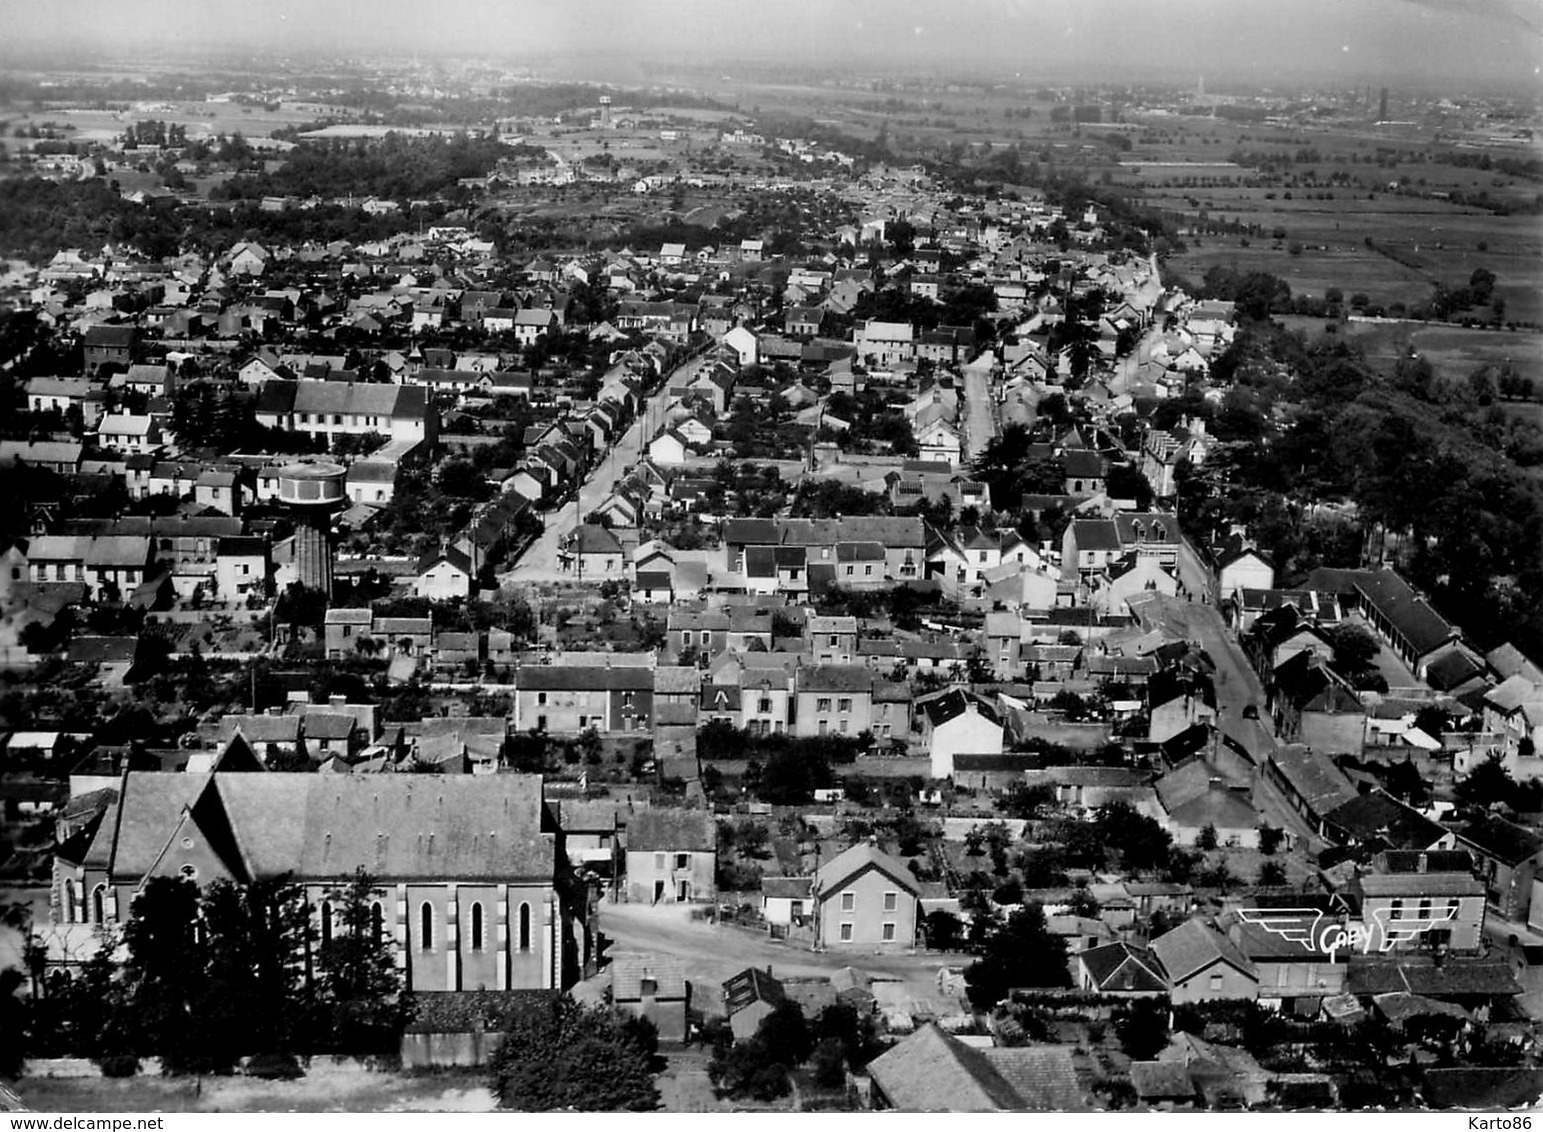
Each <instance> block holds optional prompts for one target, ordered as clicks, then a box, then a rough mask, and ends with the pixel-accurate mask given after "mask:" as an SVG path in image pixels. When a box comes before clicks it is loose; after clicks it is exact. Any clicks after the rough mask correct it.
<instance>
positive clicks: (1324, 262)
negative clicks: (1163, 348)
mask: <svg viewBox="0 0 1543 1132" xmlns="http://www.w3.org/2000/svg"><path fill="white" fill-rule="evenodd" d="M1275 196H1276V199H1274V200H1268V199H1265V194H1264V192H1263V191H1261V190H1259V189H1241V190H1215V189H1205V190H1194V191H1193V192H1192V193H1182V192H1179V193H1172V192H1167V191H1164V190H1154V191H1152V192H1150V193H1149V194H1148V199H1149V200H1150V201H1151V202H1152V203H1153V204H1156V205H1158V206H1159V207H1162V208H1166V209H1171V210H1175V211H1179V210H1182V211H1184V212H1186V213H1188V214H1190V215H1195V214H1197V213H1198V211H1199V209H1197V208H1195V207H1194V206H1193V205H1192V204H1190V201H1192V200H1193V201H1198V203H1199V206H1200V208H1203V209H1205V210H1206V211H1207V212H1208V213H1209V215H1210V216H1211V218H1212V219H1213V220H1226V221H1232V220H1236V221H1238V222H1240V223H1243V224H1257V225H1260V226H1261V227H1262V228H1263V229H1264V231H1265V233H1266V236H1265V237H1251V238H1249V242H1248V246H1246V247H1245V246H1244V245H1243V244H1242V242H1241V238H1240V237H1238V236H1231V235H1228V236H1199V237H1191V238H1188V239H1187V243H1188V250H1187V251H1186V252H1184V253H1183V254H1181V255H1174V256H1172V257H1170V259H1169V261H1168V262H1169V266H1170V268H1171V269H1172V270H1173V271H1174V272H1176V273H1178V274H1180V275H1182V276H1185V277H1186V278H1190V279H1194V280H1196V281H1198V280H1199V279H1200V278H1201V277H1202V276H1203V275H1204V274H1205V272H1206V270H1207V269H1208V268H1210V267H1212V266H1216V265H1218V264H1220V265H1223V266H1228V267H1236V268H1237V269H1238V270H1243V271H1248V270H1257V271H1268V272H1270V273H1272V274H1274V275H1278V276H1279V277H1280V278H1282V279H1285V280H1286V282H1287V283H1289V284H1290V285H1291V288H1292V290H1293V291H1295V292H1304V293H1307V294H1310V295H1315V296H1321V295H1322V294H1323V293H1324V291H1325V290H1327V289H1328V288H1329V287H1339V288H1340V289H1341V290H1343V291H1344V293H1345V295H1346V296H1347V297H1348V296H1350V295H1353V294H1355V293H1356V292H1358V291H1360V292H1365V293H1366V294H1367V295H1369V296H1370V297H1371V299H1372V301H1373V302H1375V303H1378V304H1381V305H1383V306H1387V305H1389V304H1392V303H1399V302H1401V303H1406V304H1407V303H1411V302H1416V301H1419V300H1423V299H1425V298H1428V297H1429V296H1430V294H1431V292H1432V290H1433V289H1434V287H1435V285H1436V284H1437V283H1441V284H1444V285H1446V286H1448V287H1457V286H1461V285H1465V284H1466V283H1467V282H1468V279H1469V277H1470V276H1471V275H1472V274H1473V272H1474V270H1475V269H1476V268H1479V267H1484V268H1487V269H1488V270H1490V271H1492V272H1494V273H1495V276H1496V279H1497V285H1496V292H1497V294H1500V295H1503V296H1504V297H1505V300H1506V315H1505V317H1506V319H1507V321H1514V322H1531V323H1543V225H1540V224H1539V223H1538V219H1537V218H1536V217H1531V216H1492V215H1489V214H1486V213H1479V212H1476V211H1475V210H1472V209H1459V208H1458V207H1457V206H1453V205H1442V204H1439V203H1435V202H1429V201H1421V200H1416V199H1412V198H1401V197H1379V198H1378V199H1377V200H1375V201H1368V200H1364V199H1363V200H1339V199H1336V200H1334V201H1305V200H1290V201H1288V200H1284V199H1281V198H1280V194H1279V193H1276V194H1275ZM1275 229H1282V230H1284V231H1285V234H1286V235H1285V238H1284V239H1280V240H1275V239H1270V238H1268V236H1269V234H1270V233H1272V232H1273V231H1274V230H1275ZM1367 237H1370V238H1371V239H1372V240H1373V242H1374V243H1375V244H1376V245H1377V247H1376V248H1373V247H1368V246H1367V245H1366V238H1367ZM1294 243H1299V244H1300V245H1301V252H1300V254H1298V255H1292V254H1291V251H1290V248H1291V246H1292V245H1293V244H1294ZM1481 245H1483V247H1482V248H1481ZM1379 249H1385V250H1386V252H1388V253H1391V255H1390V254H1384V251H1383V250H1379ZM1395 255H1396V256H1397V257H1398V258H1397V259H1396V260H1395V259H1394V258H1392V256H1395Z"/></svg>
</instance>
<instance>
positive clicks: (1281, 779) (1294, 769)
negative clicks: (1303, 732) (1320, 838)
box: [1264, 745, 1359, 834]
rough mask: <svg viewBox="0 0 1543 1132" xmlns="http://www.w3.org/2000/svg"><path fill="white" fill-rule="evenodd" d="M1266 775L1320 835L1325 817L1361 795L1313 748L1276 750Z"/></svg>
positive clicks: (1298, 747)
mask: <svg viewBox="0 0 1543 1132" xmlns="http://www.w3.org/2000/svg"><path fill="white" fill-rule="evenodd" d="M1264 773H1265V775H1266V776H1267V777H1268V778H1269V779H1270V781H1271V782H1272V783H1274V785H1275V786H1276V787H1277V788H1278V789H1279V790H1280V791H1281V793H1282V794H1284V795H1285V797H1286V800H1287V801H1288V802H1290V803H1291V805H1292V807H1293V808H1294V809H1295V810H1296V811H1297V812H1298V813H1299V814H1301V815H1302V816H1303V817H1304V818H1306V819H1307V820H1308V822H1309V823H1310V824H1311V825H1312V827H1313V828H1314V829H1315V830H1317V831H1318V832H1319V834H1322V833H1323V831H1324V819H1325V817H1326V816H1327V815H1328V814H1329V813H1330V812H1331V811H1332V810H1333V809H1334V808H1335V807H1336V806H1339V805H1342V804H1344V803H1345V802H1348V801H1350V800H1351V799H1352V798H1355V797H1357V796H1358V794H1359V792H1358V791H1357V790H1356V788H1355V787H1354V786H1353V785H1352V784H1351V782H1350V779H1348V778H1347V777H1345V772H1344V771H1342V770H1340V769H1339V767H1337V766H1335V765H1334V764H1333V763H1332V762H1330V761H1329V759H1328V757H1327V756H1325V755H1323V754H1320V753H1319V752H1317V751H1315V750H1313V749H1312V748H1311V747H1303V746H1294V745H1281V746H1278V747H1276V748H1275V750H1274V751H1272V752H1270V756H1269V758H1268V759H1267V760H1266V761H1265V764H1264Z"/></svg>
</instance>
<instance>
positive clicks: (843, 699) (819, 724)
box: [793, 664, 874, 739]
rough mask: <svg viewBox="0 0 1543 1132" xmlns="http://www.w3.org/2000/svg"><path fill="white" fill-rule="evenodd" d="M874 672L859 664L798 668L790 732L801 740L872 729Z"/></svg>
mask: <svg viewBox="0 0 1543 1132" xmlns="http://www.w3.org/2000/svg"><path fill="white" fill-rule="evenodd" d="M873 684H874V678H873V672H872V671H871V670H870V669H868V668H866V667H865V666H863V665H861V664H819V665H814V666H811V667H808V668H802V669H799V671H798V675H797V682H796V690H795V703H794V709H793V713H794V714H793V733H794V734H795V735H798V736H801V737H810V736H822V735H846V736H850V737H852V738H854V739H855V738H856V737H857V736H858V735H861V734H862V733H863V732H865V731H870V732H871V731H872V730H873Z"/></svg>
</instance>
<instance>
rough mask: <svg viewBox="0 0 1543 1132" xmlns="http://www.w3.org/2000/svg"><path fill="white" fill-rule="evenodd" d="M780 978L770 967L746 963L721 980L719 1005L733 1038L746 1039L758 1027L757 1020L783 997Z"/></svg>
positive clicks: (783, 991)
mask: <svg viewBox="0 0 1543 1132" xmlns="http://www.w3.org/2000/svg"><path fill="white" fill-rule="evenodd" d="M787 997H788V996H787V992H786V991H785V990H784V989H783V986H782V983H781V981H779V980H778V979H776V978H774V977H773V976H772V973H771V968H769V967H768V968H767V969H766V970H764V971H763V970H761V969H760V968H759V967H746V968H745V969H744V970H743V971H741V972H740V973H739V974H737V975H731V976H730V977H729V978H727V979H725V980H724V982H723V1006H724V1011H725V1013H727V1014H728V1016H729V1029H730V1030H732V1031H733V1033H734V1040H735V1041H736V1042H743V1041H748V1040H749V1039H751V1038H753V1037H755V1032H756V1030H758V1029H760V1026H761V1020H762V1019H763V1018H765V1017H766V1016H767V1015H768V1014H770V1013H771V1012H772V1011H773V1010H775V1009H777V1007H779V1006H781V1005H782V1004H783V1003H784V1002H786V1001H787Z"/></svg>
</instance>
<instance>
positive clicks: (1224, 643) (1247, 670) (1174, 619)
mask: <svg viewBox="0 0 1543 1132" xmlns="http://www.w3.org/2000/svg"><path fill="white" fill-rule="evenodd" d="M1158 600H1159V601H1160V602H1161V603H1162V610H1163V620H1164V622H1165V623H1166V624H1167V625H1168V626H1169V627H1170V628H1172V629H1173V630H1174V631H1175V632H1178V633H1182V634H1183V635H1184V636H1185V638H1187V639H1188V640H1191V641H1195V642H1196V643H1197V644H1199V645H1200V647H1201V648H1203V649H1204V650H1205V651H1206V655H1208V656H1209V657H1210V658H1211V659H1212V660H1213V661H1214V662H1215V664H1216V710H1217V715H1218V719H1217V726H1218V728H1219V729H1220V731H1221V733H1222V734H1223V735H1225V736H1226V737H1227V738H1229V739H1231V740H1233V741H1234V742H1235V743H1237V744H1238V746H1240V747H1242V748H1243V749H1244V750H1245V751H1247V752H1248V754H1249V756H1250V757H1251V758H1252V759H1253V761H1254V763H1255V765H1256V766H1261V767H1262V766H1263V765H1264V763H1265V762H1266V760H1268V759H1269V757H1270V755H1271V754H1272V753H1273V752H1274V750H1275V746H1276V742H1275V737H1274V735H1272V734H1271V732H1270V729H1269V722H1270V721H1269V718H1268V714H1267V713H1266V712H1265V710H1264V688H1263V686H1262V685H1261V684H1260V682H1259V677H1258V676H1257V675H1256V674H1255V672H1254V670H1253V668H1252V666H1250V665H1249V663H1248V660H1247V658H1246V657H1244V655H1243V650H1242V649H1241V648H1239V647H1238V643H1237V639H1236V637H1235V636H1234V635H1233V633H1232V631H1231V630H1229V629H1228V628H1227V626H1226V625H1225V623H1223V621H1222V618H1221V614H1220V613H1218V612H1217V611H1216V607H1215V606H1214V605H1202V604H1201V603H1200V602H1198V601H1185V600H1184V599H1183V598H1170V597H1160V598H1159V599H1158ZM1250 704H1252V705H1254V706H1255V707H1256V708H1258V710H1259V716H1260V718H1259V719H1248V718H1245V717H1244V715H1243V709H1244V708H1245V707H1247V706H1249V705H1250ZM1254 805H1255V806H1256V807H1257V809H1258V810H1259V813H1260V814H1261V815H1262V816H1263V817H1264V819H1265V820H1266V821H1268V822H1269V823H1270V824H1271V825H1273V826H1276V827H1278V828H1281V829H1286V830H1290V831H1291V833H1293V834H1294V835H1295V836H1296V837H1297V838H1298V839H1299V841H1301V842H1303V843H1305V844H1309V845H1316V844H1320V843H1321V842H1320V841H1319V839H1318V838H1317V836H1316V835H1315V834H1314V833H1313V830H1312V827H1311V826H1309V825H1308V824H1307V822H1306V821H1305V820H1304V819H1303V818H1302V816H1301V815H1300V814H1299V813H1297V811H1296V810H1295V809H1293V808H1292V806H1291V803H1290V802H1289V801H1287V799H1286V798H1285V796H1284V795H1283V794H1281V792H1280V791H1279V790H1277V789H1276V788H1275V786H1274V785H1272V784H1271V782H1270V780H1269V779H1267V778H1265V777H1264V776H1262V775H1260V776H1259V777H1258V778H1257V779H1256V782H1255V788H1254Z"/></svg>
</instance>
